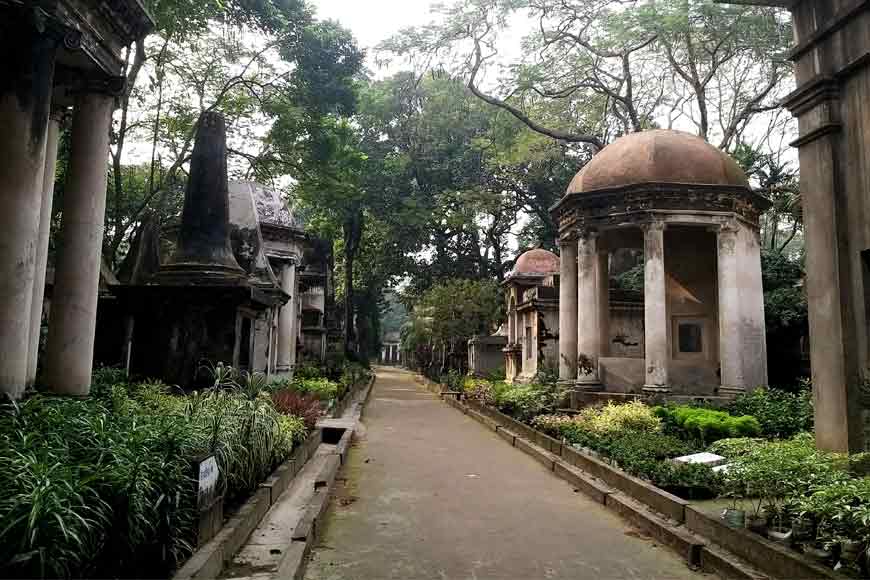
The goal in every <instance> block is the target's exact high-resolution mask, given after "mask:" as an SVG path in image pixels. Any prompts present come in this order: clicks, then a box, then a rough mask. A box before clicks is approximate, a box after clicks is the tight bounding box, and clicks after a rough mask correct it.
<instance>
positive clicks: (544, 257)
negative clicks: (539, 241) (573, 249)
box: [512, 248, 559, 276]
mask: <svg viewBox="0 0 870 580" xmlns="http://www.w3.org/2000/svg"><path fill="white" fill-rule="evenodd" d="M558 271H559V256H557V255H556V254H554V253H553V252H550V251H548V250H544V249H541V248H536V249H534V250H529V251H528V252H524V253H523V254H522V255H521V256H520V257H519V258H517V263H516V264H514V269H513V271H512V273H513V274H514V275H520V276H523V275H529V274H531V275H535V274H552V273H554V272H558Z"/></svg>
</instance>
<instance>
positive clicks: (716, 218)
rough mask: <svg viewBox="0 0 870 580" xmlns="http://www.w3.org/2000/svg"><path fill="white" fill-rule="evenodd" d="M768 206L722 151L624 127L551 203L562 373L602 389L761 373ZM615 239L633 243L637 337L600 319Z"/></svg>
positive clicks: (725, 387)
mask: <svg viewBox="0 0 870 580" xmlns="http://www.w3.org/2000/svg"><path fill="white" fill-rule="evenodd" d="M769 205H770V203H769V202H768V201H767V200H766V199H765V198H764V197H762V196H760V195H758V194H757V193H755V192H754V191H753V190H752V188H751V187H750V185H749V181H748V179H747V177H746V175H745V174H744V173H743V171H742V170H741V169H740V167H739V166H738V165H737V163H736V162H735V161H734V160H733V159H732V158H731V157H729V156H728V155H727V154H725V153H723V152H722V151H720V150H719V149H716V148H715V147H713V146H712V145H710V144H709V143H707V142H706V141H704V140H703V139H701V138H699V137H696V136H693V135H690V134H688V133H683V132H679V131H665V130H655V131H646V132H642V133H633V134H630V135H627V136H625V137H622V138H620V139H618V140H616V141H615V142H613V143H612V144H611V145H608V146H607V147H605V148H604V149H603V150H602V151H601V152H600V153H598V154H597V155H596V156H595V157H593V158H592V160H591V161H590V162H589V163H587V164H586V166H585V167H583V169H582V170H581V171H580V172H579V173H578V174H577V175H576V176H575V177H574V179H573V180H572V181H571V184H570V185H569V186H568V191H567V193H566V194H565V196H564V197H563V198H562V199H561V200H560V201H559V203H558V204H556V205H555V206H554V207H553V209H552V212H553V217H554V219H555V221H556V223H557V224H558V226H559V244H560V247H561V254H562V259H561V276H560V278H561V280H560V305H559V339H560V340H559V345H560V350H559V352H560V356H559V359H560V369H559V374H560V378H561V380H562V381H564V382H571V383H575V384H576V385H577V387H578V389H580V390H585V391H592V392H603V393H607V395H608V396H610V395H612V394H618V393H622V394H641V393H646V394H670V395H689V396H708V397H709V396H716V395H734V394H736V393H739V392H743V391H744V390H746V389H752V388H754V387H757V386H759V385H764V384H766V382H767V363H766V344H765V327H764V297H763V293H762V286H761V252H760V244H759V217H760V215H761V214H762V213H763V212H764V211H765V210H766V209H767V208H768V207H769ZM622 248H635V249H638V250H642V252H643V264H644V266H643V267H644V283H643V295H644V296H643V325H642V326H641V325H638V327H639V328H642V330H641V331H639V332H638V336H625V334H624V332H623V329H616V328H612V327H611V312H612V308H611V304H610V299H611V293H610V292H609V286H610V282H609V281H610V278H611V273H610V271H609V264H610V260H609V257H610V256H611V255H612V254H613V253H614V252H615V251H617V250H620V249H622ZM625 343H631V344H637V345H638V346H639V348H638V349H637V352H636V353H634V354H627V353H626V352H625V351H624V350H621V349H618V348H617V346H619V345H621V344H625ZM617 350H621V352H619V353H617V352H616V351H617Z"/></svg>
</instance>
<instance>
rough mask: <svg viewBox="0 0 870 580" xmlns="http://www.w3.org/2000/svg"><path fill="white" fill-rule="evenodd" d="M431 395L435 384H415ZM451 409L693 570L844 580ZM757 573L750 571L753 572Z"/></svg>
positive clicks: (466, 408) (676, 501)
mask: <svg viewBox="0 0 870 580" xmlns="http://www.w3.org/2000/svg"><path fill="white" fill-rule="evenodd" d="M418 381H419V382H421V383H422V384H423V385H424V386H425V387H426V388H427V389H428V390H429V391H431V392H433V393H435V394H438V395H442V392H441V388H440V385H438V384H437V383H434V382H432V381H430V380H429V379H427V378H425V377H418ZM442 400H443V401H444V402H445V403H447V404H448V405H449V406H451V407H454V408H455V409H457V410H459V411H461V412H463V413H464V414H466V415H468V416H469V417H471V418H472V419H474V420H476V421H478V422H480V423H481V424H483V425H484V426H485V427H487V428H488V429H490V430H493V431H495V432H496V433H497V434H498V435H499V436H500V437H501V438H502V439H504V440H505V441H507V442H508V443H509V444H510V445H512V446H513V447H516V448H517V449H520V450H521V451H523V452H524V453H526V454H528V455H530V456H531V457H533V458H534V459H536V460H537V461H539V462H540V463H542V464H543V465H544V466H545V467H546V468H547V469H548V470H550V471H553V472H554V473H555V474H556V475H557V476H558V477H560V478H561V479H563V480H565V481H567V482H568V483H570V484H572V485H573V486H574V487H575V488H576V489H577V490H579V491H582V492H583V493H585V494H586V495H588V496H589V497H591V498H592V499H593V500H595V501H596V502H597V503H601V504H603V505H604V506H605V507H607V508H609V509H611V510H613V511H614V512H616V513H618V514H619V515H620V516H622V517H623V518H625V519H627V520H628V521H630V522H631V523H632V524H633V525H635V526H636V527H638V528H639V529H641V530H643V531H644V532H646V533H648V534H650V535H651V536H653V537H654V538H656V539H657V540H658V541H660V542H661V543H662V544H664V545H667V546H668V547H670V548H672V549H674V550H675V551H677V552H678V553H680V554H681V555H682V556H683V557H684V558H685V559H686V561H687V563H688V564H689V565H690V566H697V567H700V568H702V569H703V570H705V571H710V572H715V573H717V574H719V575H721V576H724V577H729V578H742V579H746V580H758V579H759V578H765V577H766V576H765V574H768V575H770V577H775V578H788V579H792V578H826V579H830V580H847V577H846V576H844V575H842V574H839V573H837V572H834V571H833V570H831V569H829V568H826V567H824V566H820V565H818V564H816V563H814V562H810V561H809V560H806V559H805V558H803V557H801V556H800V554H798V553H796V552H794V551H792V550H789V549H788V548H784V547H782V546H780V545H778V544H776V543H774V542H771V541H769V540H767V539H765V538H762V537H760V536H758V535H757V534H753V533H751V532H749V531H747V530H741V529H736V528H731V527H729V526H727V525H726V524H725V523H724V522H722V521H720V520H718V519H715V518H712V517H710V516H709V515H707V514H705V513H703V512H701V511H700V510H698V509H697V508H694V507H693V506H692V504H691V502H689V501H686V500H684V499H682V498H679V497H677V496H675V495H673V494H670V493H668V492H666V491H664V490H662V489H659V488H658V487H656V486H654V485H652V484H651V483H649V482H647V481H644V480H642V479H639V478H637V477H634V476H632V475H629V474H628V473H626V472H624V471H622V470H621V469H618V468H616V467H614V466H612V465H609V464H608V463H606V462H604V461H602V460H601V459H600V458H598V457H595V456H593V455H592V454H590V453H586V452H584V451H581V450H578V449H575V448H574V447H572V446H570V445H567V444H563V443H562V442H560V441H557V440H556V439H554V438H552V437H550V436H548V435H546V434H545V433H542V432H540V431H537V430H536V429H533V428H532V427H530V426H528V425H526V424H525V423H521V422H519V421H517V420H516V419H514V418H513V417H509V416H507V415H505V414H503V413H501V412H499V411H498V410H497V409H493V408H491V407H486V406H484V405H480V404H477V403H475V402H472V401H465V402H463V401H459V400H457V399H456V398H454V397H452V396H442ZM753 567H754V568H753Z"/></svg>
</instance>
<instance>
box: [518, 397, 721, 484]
mask: <svg viewBox="0 0 870 580" xmlns="http://www.w3.org/2000/svg"><path fill="white" fill-rule="evenodd" d="M532 425H533V426H534V427H535V428H536V429H539V430H541V431H543V432H545V433H547V434H549V435H551V436H553V437H557V438H563V439H565V440H566V441H568V442H569V443H573V444H576V445H579V446H582V447H586V448H589V449H591V450H593V451H595V452H597V453H599V454H600V455H601V456H602V457H604V458H605V459H606V460H609V461H610V462H612V463H613V464H615V465H616V466H618V467H619V468H620V469H623V470H624V471H626V472H628V473H630V474H631V475H634V476H636V477H641V478H643V479H646V480H648V481H650V482H651V483H653V484H654V485H657V486H659V487H661V488H663V489H667V490H669V491H672V492H674V493H678V494H680V495H681V496H683V497H688V498H695V497H704V498H706V497H713V496H715V495H716V494H717V492H718V490H719V488H720V485H721V476H719V475H718V474H716V473H715V472H713V470H711V469H710V468H709V467H707V466H704V465H685V464H676V463H673V462H671V461H668V460H670V459H673V458H674V457H679V456H681V455H688V454H690V453H693V452H695V451H697V449H695V448H694V447H692V445H690V444H689V443H687V442H686V441H683V440H682V439H679V438H678V437H675V436H673V435H668V434H665V433H661V432H660V431H659V426H660V424H659V422H658V419H657V418H656V417H654V416H653V415H652V412H651V409H649V407H646V406H645V405H642V404H640V403H632V404H628V405H608V406H606V407H604V408H602V409H587V410H585V411H584V412H583V413H581V414H580V415H579V416H577V417H569V416H567V415H541V416H538V417H535V419H534V420H533V421H532Z"/></svg>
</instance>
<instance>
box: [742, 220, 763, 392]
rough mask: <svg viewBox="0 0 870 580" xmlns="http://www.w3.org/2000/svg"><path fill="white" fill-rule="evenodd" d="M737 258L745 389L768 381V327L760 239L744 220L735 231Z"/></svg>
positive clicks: (751, 388) (757, 232)
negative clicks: (765, 316) (738, 261)
mask: <svg viewBox="0 0 870 580" xmlns="http://www.w3.org/2000/svg"><path fill="white" fill-rule="evenodd" d="M737 239H738V246H737V248H738V250H739V256H740V258H739V260H740V264H741V266H740V272H741V277H740V305H741V308H740V312H741V314H740V319H741V320H742V322H743V324H742V326H743V328H742V329H741V339H742V341H743V344H742V348H743V384H744V385H745V387H746V389H747V390H753V389H755V388H757V387H761V386H765V385H767V327H766V326H765V319H764V286H763V283H762V278H761V239H760V233H759V231H758V230H757V229H755V228H750V227H749V226H747V225H745V224H743V225H741V226H740V231H739V232H738V234H737Z"/></svg>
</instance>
